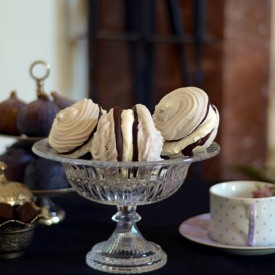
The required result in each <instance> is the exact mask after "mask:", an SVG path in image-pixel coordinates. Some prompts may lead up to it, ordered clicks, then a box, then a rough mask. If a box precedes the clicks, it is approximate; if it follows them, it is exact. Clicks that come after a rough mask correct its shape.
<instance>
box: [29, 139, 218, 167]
mask: <svg viewBox="0 0 275 275" xmlns="http://www.w3.org/2000/svg"><path fill="white" fill-rule="evenodd" d="M32 151H33V152H34V153H35V154H36V155H38V156H40V157H42V158H46V159H49V160H53V161H59V162H62V163H70V164H75V165H86V166H97V167H99V166H101V167H123V168H126V167H145V166H146V167H150V166H151V167H154V166H157V165H172V164H174V165H176V164H180V163H182V162H184V163H192V162H197V161H201V160H205V159H209V158H211V157H214V156H216V155H217V154H218V153H219V152H220V146H219V144H218V143H216V142H213V143H212V144H211V145H210V146H209V147H208V148H207V149H206V150H205V151H202V152H198V153H195V154H194V155H193V156H183V155H181V154H177V155H173V156H171V157H170V158H169V159H163V160H158V161H128V162H125V161H97V160H93V159H91V160H87V159H81V158H72V157H69V156H66V155H62V154H59V153H57V152H56V151H55V150H54V149H53V148H52V147H51V146H50V145H49V143H48V138H44V139H41V140H39V141H37V142H35V143H34V145H33V146H32Z"/></svg>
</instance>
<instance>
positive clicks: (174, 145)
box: [161, 105, 220, 156]
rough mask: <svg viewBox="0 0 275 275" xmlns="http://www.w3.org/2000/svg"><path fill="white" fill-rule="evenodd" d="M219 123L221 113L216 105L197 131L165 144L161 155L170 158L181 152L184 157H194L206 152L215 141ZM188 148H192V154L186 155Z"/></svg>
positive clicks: (212, 106)
mask: <svg viewBox="0 0 275 275" xmlns="http://www.w3.org/2000/svg"><path fill="white" fill-rule="evenodd" d="M219 121H220V116H219V112H218V110H217V108H216V107H215V106H214V105H211V106H210V109H209V112H208V114H207V117H206V119H205V120H204V121H203V123H202V124H201V125H200V126H199V127H198V128H197V129H196V130H195V131H193V132H192V133H191V134H190V135H188V136H187V137H184V138H182V139H180V140H178V141H166V142H164V145H163V148H162V153H161V154H162V155H163V156H169V155H174V154H178V153H180V152H181V153H182V154H183V155H192V154H194V153H196V152H200V151H203V150H206V149H207V148H208V147H209V146H210V145H211V143H212V142H213V141H214V140H215V137H216V135H217V132H218V127H219ZM188 146H191V150H192V152H191V154H185V153H184V151H185V149H186V148H187V147H188Z"/></svg>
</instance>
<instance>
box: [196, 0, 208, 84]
mask: <svg viewBox="0 0 275 275" xmlns="http://www.w3.org/2000/svg"><path fill="white" fill-rule="evenodd" d="M194 26H195V33H194V41H195V47H194V49H195V53H194V64H195V74H194V83H195V85H196V86H198V87H201V86H202V84H203V72H202V43H203V38H204V28H205V1H204V0H195V1H194Z"/></svg>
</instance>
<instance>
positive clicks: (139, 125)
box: [91, 104, 163, 161]
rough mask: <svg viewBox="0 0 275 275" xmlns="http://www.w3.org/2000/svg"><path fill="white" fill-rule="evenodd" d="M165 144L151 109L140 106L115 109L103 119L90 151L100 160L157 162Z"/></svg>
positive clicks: (100, 121)
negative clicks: (156, 126)
mask: <svg viewBox="0 0 275 275" xmlns="http://www.w3.org/2000/svg"><path fill="white" fill-rule="evenodd" d="M162 145H163V137H162V135H161V134H160V132H159V131H158V130H157V129H156V128H155V125H154V123H153V120H152V117H151V114H150V112H149V110H148V109H147V108H146V107H145V106H144V105H141V104H137V105H135V106H134V107H133V108H132V109H127V110H123V109H121V108H120V107H114V108H112V109H111V110H110V111H109V112H108V113H106V114H104V115H103V116H102V117H101V118H100V120H99V123H98V127H97V131H96V132H95V134H94V139H93V141H92V151H91V152H92V155H93V158H94V159H95V160H101V161H156V160H160V159H161V157H160V153H161V150H162Z"/></svg>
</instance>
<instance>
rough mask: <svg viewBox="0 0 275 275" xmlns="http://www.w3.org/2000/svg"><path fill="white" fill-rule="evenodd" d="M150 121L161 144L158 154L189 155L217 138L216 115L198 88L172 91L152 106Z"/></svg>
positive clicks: (217, 119)
mask: <svg viewBox="0 0 275 275" xmlns="http://www.w3.org/2000/svg"><path fill="white" fill-rule="evenodd" d="M153 120H154V123H155V125H156V128H157V129H158V130H160V132H161V133H162V135H163V137H164V139H165V142H164V145H163V149H162V155H163V156H168V155H173V154H178V153H180V152H181V153H182V154H183V155H188V156H192V155H193V154H194V152H196V151H202V150H205V149H206V148H208V147H209V146H210V144H211V143H212V142H213V140H214V139H215V137H216V135H217V130H218V126H219V120H220V118H219V112H218V110H217V108H216V107H215V106H214V105H212V104H211V103H210V102H209V98H208V95H207V94H206V93H205V92H204V91H203V90H202V89H199V88H196V87H186V88H179V89H176V90H174V91H172V92H170V93H169V94H167V95H166V96H164V97H163V98H162V99H161V100H160V102H159V103H158V104H157V105H156V106H155V111H154V114H153Z"/></svg>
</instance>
